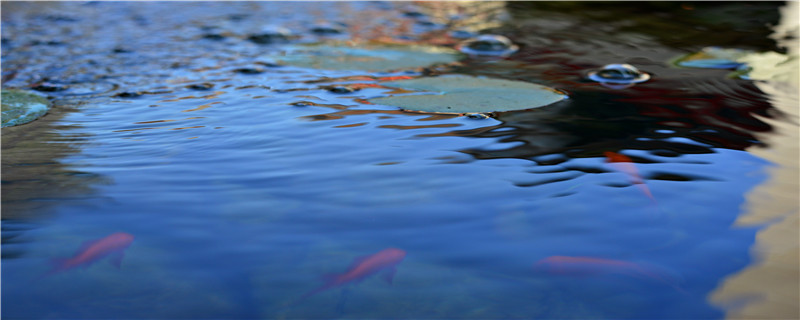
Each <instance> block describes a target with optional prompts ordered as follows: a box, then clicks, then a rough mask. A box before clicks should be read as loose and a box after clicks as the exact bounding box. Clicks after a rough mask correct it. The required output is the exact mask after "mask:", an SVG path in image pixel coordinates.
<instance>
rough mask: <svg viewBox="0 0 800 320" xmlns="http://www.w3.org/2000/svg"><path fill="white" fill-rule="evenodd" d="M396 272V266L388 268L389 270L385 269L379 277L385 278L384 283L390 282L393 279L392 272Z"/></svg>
mask: <svg viewBox="0 0 800 320" xmlns="http://www.w3.org/2000/svg"><path fill="white" fill-rule="evenodd" d="M396 272H397V268H395V267H392V268H389V270H387V271H386V272H384V273H383V275H381V278H382V279H383V280H385V281H386V283H388V284H392V281H393V280H394V274H395V273H396Z"/></svg>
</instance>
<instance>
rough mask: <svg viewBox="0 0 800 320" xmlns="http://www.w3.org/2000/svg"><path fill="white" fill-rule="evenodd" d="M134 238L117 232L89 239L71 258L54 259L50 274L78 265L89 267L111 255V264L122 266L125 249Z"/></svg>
mask: <svg viewBox="0 0 800 320" xmlns="http://www.w3.org/2000/svg"><path fill="white" fill-rule="evenodd" d="M133 239H134V237H133V235H131V234H129V233H125V232H117V233H114V234H111V235H109V236H107V237H105V238H101V239H97V240H92V241H88V242H86V243H84V244H83V245H82V246H81V247H80V249H78V252H76V253H75V255H73V256H72V257H71V258H61V259H54V260H53V269H52V270H51V271H50V272H49V273H48V275H50V274H55V273H59V272H64V271H67V270H70V269H73V268H76V267H81V266H82V267H88V266H90V265H91V264H92V263H94V262H97V261H98V260H100V259H103V258H105V257H109V256H110V257H111V260H110V261H111V264H113V265H114V266H116V267H117V268H120V267H121V266H122V257H123V255H124V253H125V249H127V248H128V247H129V246H130V245H131V243H132V242H133Z"/></svg>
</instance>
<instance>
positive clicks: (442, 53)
mask: <svg viewBox="0 0 800 320" xmlns="http://www.w3.org/2000/svg"><path fill="white" fill-rule="evenodd" d="M271 58H273V59H274V60H275V61H276V62H278V63H279V64H286V65H292V66H296V67H305V68H316V69H327V70H365V71H391V70H403V69H414V68H420V67H428V66H431V65H435V64H447V63H453V62H456V61H458V60H460V59H461V58H462V55H461V54H460V53H459V52H458V51H455V50H453V49H450V48H444V47H435V46H422V45H393V44H365V45H358V46H352V45H347V44H342V43H329V44H312V45H296V46H289V47H287V48H286V51H285V52H284V53H283V54H282V55H280V56H272V57H271Z"/></svg>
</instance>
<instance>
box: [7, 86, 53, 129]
mask: <svg viewBox="0 0 800 320" xmlns="http://www.w3.org/2000/svg"><path fill="white" fill-rule="evenodd" d="M2 100H3V103H2V113H3V116H2V118H3V119H2V126H3V127H11V126H18V125H21V124H26V123H28V122H31V121H33V120H36V119H38V118H39V117H41V116H43V115H45V114H46V113H47V111H48V110H50V101H49V100H47V98H45V97H42V96H40V95H38V94H35V93H32V92H28V91H23V90H15V89H3V92H2Z"/></svg>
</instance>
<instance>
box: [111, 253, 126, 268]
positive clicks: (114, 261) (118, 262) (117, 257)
mask: <svg viewBox="0 0 800 320" xmlns="http://www.w3.org/2000/svg"><path fill="white" fill-rule="evenodd" d="M123 257H125V252H123V251H119V252H115V253H112V254H111V259H109V260H108V262H110V263H111V265H113V266H115V267H117V269H120V268H122V258H123Z"/></svg>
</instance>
